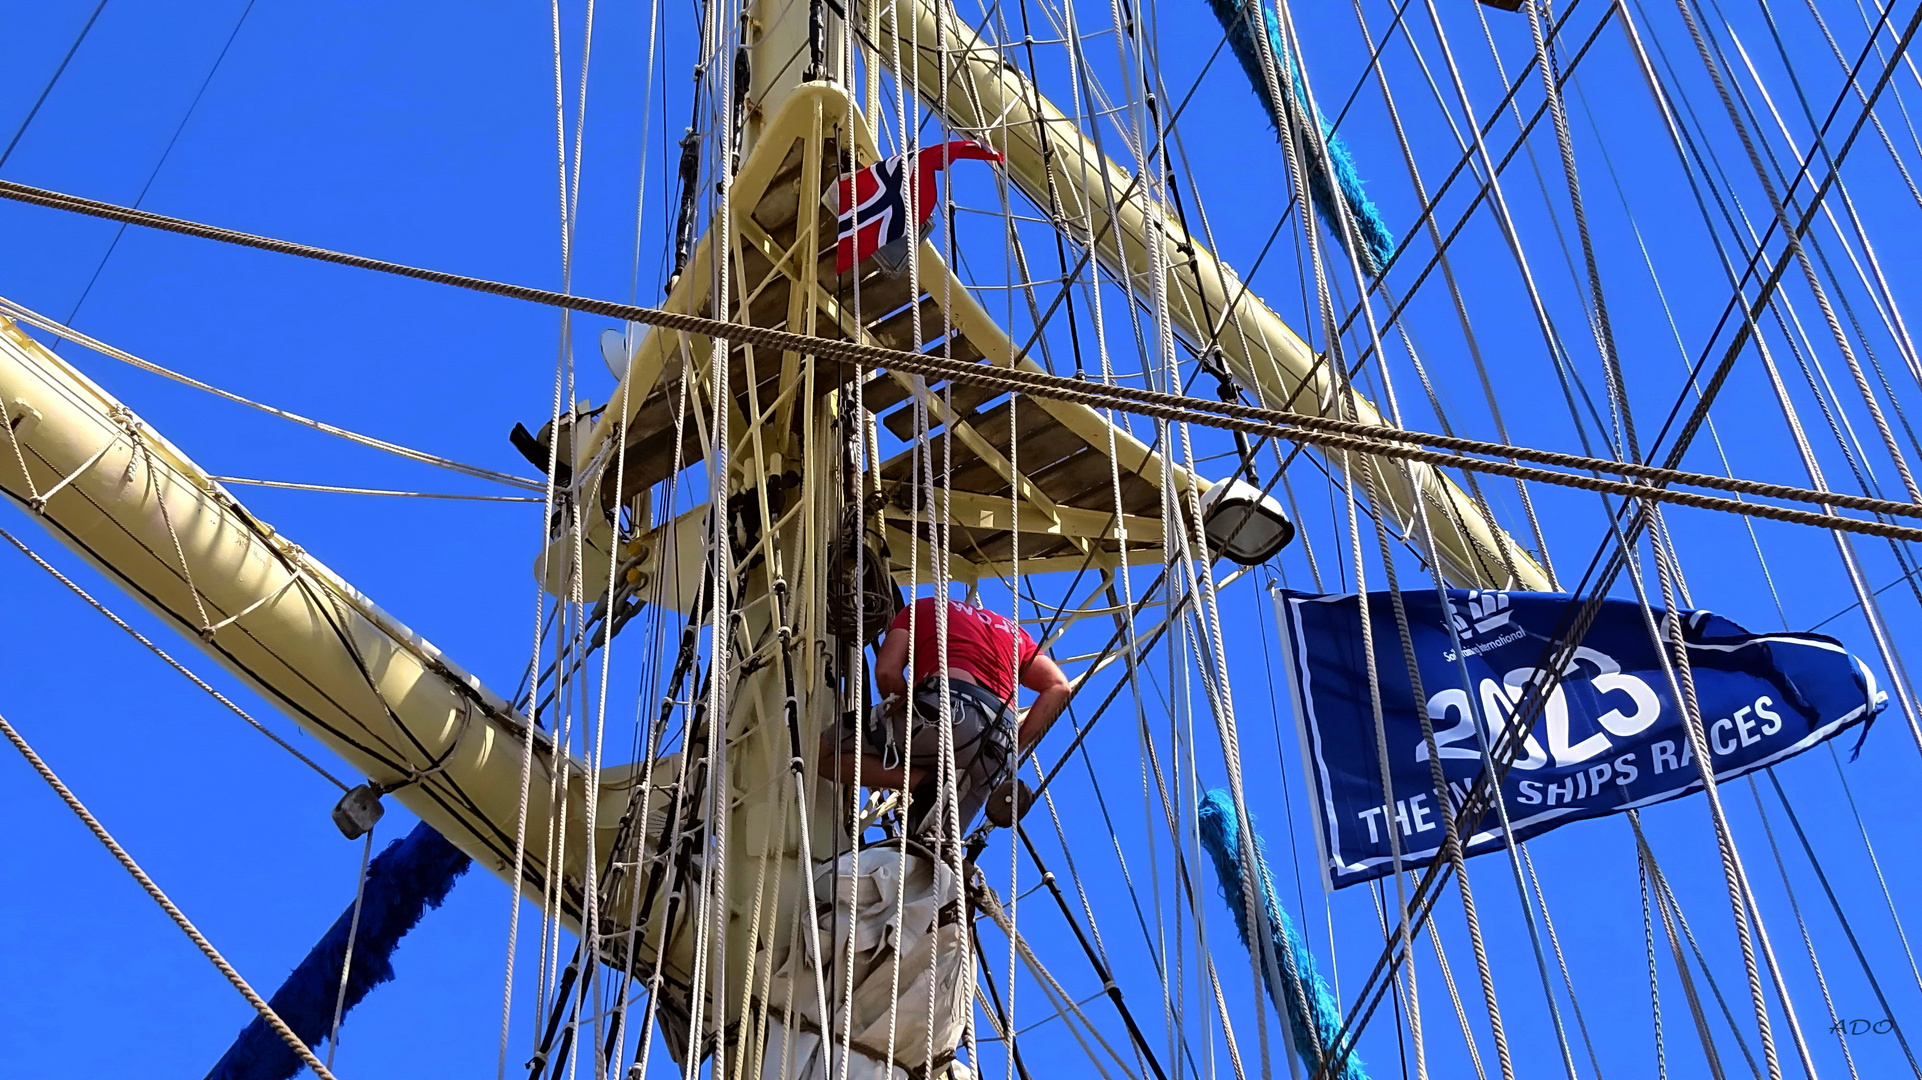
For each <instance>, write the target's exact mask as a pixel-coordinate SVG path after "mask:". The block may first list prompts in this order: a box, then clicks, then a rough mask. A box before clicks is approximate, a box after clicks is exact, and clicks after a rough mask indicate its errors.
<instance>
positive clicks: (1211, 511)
mask: <svg viewBox="0 0 1922 1080" xmlns="http://www.w3.org/2000/svg"><path fill="white" fill-rule="evenodd" d="M1201 530H1202V534H1203V535H1205V536H1206V537H1207V538H1208V548H1209V550H1211V551H1213V552H1214V553H1215V554H1216V555H1217V556H1226V557H1227V558H1229V559H1233V560H1234V561H1235V562H1238V563H1240V564H1241V565H1243V566H1254V565H1256V564H1258V563H1264V562H1267V561H1268V560H1269V559H1272V558H1274V557H1275V556H1276V555H1278V554H1280V552H1281V549H1282V548H1285V547H1287V546H1288V542H1289V541H1290V540H1293V539H1294V538H1295V523H1294V522H1292V521H1289V520H1288V514H1287V513H1286V512H1285V511H1283V510H1282V508H1281V504H1280V503H1279V502H1276V501H1275V498H1274V497H1273V496H1272V495H1265V494H1263V493H1262V491H1261V489H1260V488H1258V487H1255V486H1254V485H1252V484H1248V483H1244V482H1242V481H1240V480H1224V481H1222V482H1221V483H1219V484H1216V485H1215V486H1214V487H1211V488H1209V489H1208V493H1207V494H1205V495H1203V496H1202V497H1201Z"/></svg>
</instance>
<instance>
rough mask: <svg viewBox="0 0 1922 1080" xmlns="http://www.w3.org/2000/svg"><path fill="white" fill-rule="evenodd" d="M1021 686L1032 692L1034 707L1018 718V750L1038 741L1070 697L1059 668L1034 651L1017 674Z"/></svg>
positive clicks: (1069, 687)
mask: <svg viewBox="0 0 1922 1080" xmlns="http://www.w3.org/2000/svg"><path fill="white" fill-rule="evenodd" d="M1021 685H1022V686H1024V687H1026V688H1027V689H1029V690H1033V691H1035V693H1036V695H1037V696H1036V697H1035V699H1034V704H1033V705H1030V706H1029V707H1028V715H1026V716H1024V717H1022V718H1021V735H1020V745H1021V748H1022V749H1024V750H1026V749H1028V748H1030V747H1032V746H1034V744H1036V743H1038V742H1040V741H1041V737H1042V736H1043V735H1046V734H1047V733H1048V729H1049V728H1050V727H1053V726H1054V722H1055V719H1056V718H1058V717H1059V716H1060V715H1061V711H1062V710H1063V709H1066V708H1067V707H1068V701H1069V699H1071V698H1073V697H1074V685H1073V684H1072V683H1070V682H1069V681H1068V676H1067V675H1065V674H1063V673H1062V671H1061V667H1060V665H1058V664H1056V663H1055V662H1054V660H1053V659H1051V658H1050V657H1049V656H1048V654H1046V653H1041V652H1037V653H1035V654H1034V659H1032V660H1030V661H1028V665H1027V668H1026V670H1024V671H1023V672H1022V673H1021Z"/></svg>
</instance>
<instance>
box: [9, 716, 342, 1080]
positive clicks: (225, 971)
mask: <svg viewBox="0 0 1922 1080" xmlns="http://www.w3.org/2000/svg"><path fill="white" fill-rule="evenodd" d="M0 735H5V736H6V737H7V741H8V742H10V743H12V744H13V747H14V749H16V750H18V751H20V756H21V757H24V758H26V759H27V764H29V765H32V766H33V771H34V772H37V773H39V774H40V778H41V779H42V780H45V781H46V782H47V786H49V787H51V788H53V790H54V793H55V794H57V795H59V796H60V801H62V802H64V803H66V804H67V808H68V809H70V810H72V811H73V812H74V816H76V817H78V818H79V819H80V821H81V823H82V824H84V825H86V826H87V829H88V831H90V832H92V833H93V835H94V837H95V838H96V839H98V840H99V841H100V843H101V844H102V845H103V846H105V847H106V849H107V850H108V851H109V852H111V853H112V854H113V857H114V859H115V860H117V861H118V862H119V863H120V865H121V866H123V867H125V868H126V870H127V873H129V874H132V875H133V878H134V880H135V881H137V882H139V883H140V887H141V888H142V889H145V890H146V892H147V895H148V896H151V897H153V900H154V903H156V904H159V905H160V907H161V910H163V911H165V912H166V913H167V917H168V918H170V919H172V920H173V921H174V925H176V926H178V927H180V929H181V931H182V932H183V933H185V934H186V935H187V936H188V937H189V938H191V939H193V943H194V945H195V946H197V947H198V948H199V949H200V951H201V953H202V954H203V955H204V956H206V957H207V959H208V960H209V961H210V962H212V964H213V965H214V967H216V968H218V969H220V973H221V974H222V975H225V976H226V977H227V981H228V982H230V983H232V984H233V986H234V989H235V990H238V991H240V996H241V997H244V998H246V999H247V1004H249V1005H252V1006H253V1007H254V1011H255V1012H257V1013H259V1014H260V1018H261V1019H262V1020H264V1021H266V1022H267V1024H268V1026H269V1027H272V1028H273V1029H274V1033H275V1034H277V1035H279V1036H280V1038H281V1041H282V1042H285V1043H286V1044H287V1048H288V1049H289V1050H292V1051H293V1052H294V1053H295V1054H297V1055H299V1057H300V1059H301V1060H302V1061H304V1062H306V1063H307V1067H308V1068H310V1069H312V1070H314V1075H315V1076H317V1077H319V1078H320V1080H334V1074H333V1072H332V1071H331V1070H329V1069H328V1068H327V1066H326V1065H325V1064H324V1063H322V1062H321V1060H320V1059H319V1058H317V1057H315V1056H314V1052H313V1051H312V1050H309V1049H308V1048H307V1044H306V1043H305V1042H303V1041H301V1038H300V1036H298V1035H296V1034H294V1032H293V1029H292V1028H289V1027H288V1026H287V1023H286V1021H284V1020H282V1019H281V1018H280V1016H279V1015H278V1014H277V1013H275V1012H274V1010H273V1009H272V1008H271V1007H269V1006H268V1004H267V1002H266V1001H264V1000H263V999H262V998H261V996H260V995H259V994H257V993H255V992H254V988H253V987H252V986H249V985H248V984H247V980H246V979H243V978H241V976H240V972H238V971H235V970H234V966H233V965H232V964H229V963H228V962H227V958H226V957H224V956H222V955H220V950H218V949H216V948H214V945H213V942H211V941H208V940H207V938H206V936H205V935H204V934H202V933H201V932H200V930H199V929H198V928H197V927H195V926H194V924H193V922H192V921H191V920H189V919H188V918H187V916H186V915H185V914H184V913H183V912H182V911H181V910H180V909H179V908H178V907H176V906H174V902H173V901H172V900H169V899H168V898H167V894H166V893H164V892H162V891H161V890H160V886H158V885H156V884H154V880H153V879H152V878H150V877H148V876H147V872H146V871H145V870H142V869H141V868H140V864H139V863H136V862H134V861H133V856H131V855H129V854H127V849H126V848H123V847H121V846H120V844H119V842H118V841H116V840H115V839H114V838H113V835H112V834H111V833H109V832H107V830H106V827H105V826H103V825H101V824H100V820H99V819H98V818H96V817H94V816H93V814H92V813H91V812H89V811H88V810H87V807H86V805H85V804H83V803H82V802H81V801H80V799H79V798H78V797H77V796H75V795H74V793H73V792H72V791H71V790H69V789H68V788H67V785H66V784H64V783H61V781H60V777H59V776H57V775H55V774H54V771H53V770H52V769H51V768H49V767H48V766H47V763H46V762H45V761H43V760H41V758H40V755H39V754H36V753H34V750H33V747H32V746H30V745H28V744H27V740H25V739H23V738H21V737H20V733H19V732H18V731H15V730H14V727H13V725H12V724H10V723H8V722H7V718H6V717H5V716H0Z"/></svg>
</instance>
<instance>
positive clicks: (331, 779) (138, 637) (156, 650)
mask: <svg viewBox="0 0 1922 1080" xmlns="http://www.w3.org/2000/svg"><path fill="white" fill-rule="evenodd" d="M0 538H4V539H5V540H6V541H7V543H9V544H12V545H13V546H14V547H17V548H19V549H20V553H21V554H23V555H25V556H26V557H27V558H29V559H32V560H33V561H34V563H35V564H36V565H38V566H39V567H40V569H42V570H45V571H46V572H47V573H49V574H52V575H53V577H54V580H56V581H58V582H60V584H62V585H65V586H66V587H67V588H69V589H72V590H73V592H74V595H76V596H78V597H80V599H82V600H85V601H86V602H87V603H88V604H90V605H92V606H93V609H94V610H95V611H98V612H99V613H100V614H102V615H105V616H106V617H107V618H108V619H109V620H111V621H112V622H113V624H114V625H115V626H118V627H119V628H120V629H122V630H125V631H126V632H127V633H128V634H129V635H131V636H132V637H133V639H134V640H135V641H138V642H139V643H141V644H142V645H145V646H146V647H147V648H148V650H149V651H151V652H152V653H153V654H154V655H155V656H158V657H160V658H161V659H162V660H165V661H166V662H167V664H168V666H169V667H172V668H173V669H174V670H175V671H178V672H180V673H181V674H182V675H185V676H186V677H187V678H188V679H189V680H191V681H192V682H193V684H194V685H195V686H198V687H200V688H201V689H202V690H205V691H206V692H207V693H208V694H209V695H211V696H212V697H213V699H214V700H215V701H218V702H220V703H221V704H222V705H225V706H226V707H227V708H228V709H230V710H232V712H233V714H234V715H235V716H238V717H240V718H241V719H242V720H245V721H247V723H248V724H250V725H252V726H253V728H254V730H255V731H258V732H260V733H261V734H262V735H265V736H267V737H268V738H269V739H272V740H273V741H274V742H275V744H276V745H278V746H279V747H280V748H281V749H282V750H285V751H287V752H288V753H289V754H292V755H293V756H294V757H295V758H297V759H298V760H299V761H300V763H301V764H303V765H305V766H307V767H308V768H310V769H312V770H314V771H315V772H317V773H319V774H320V775H321V776H322V777H324V778H325V779H326V781H327V782H328V783H330V784H332V785H334V786H335V787H337V788H339V789H340V790H342V791H346V790H347V784H346V783H345V782H344V781H342V780H341V779H340V778H339V777H337V776H335V775H334V774H333V773H330V772H328V771H327V770H326V768H324V767H323V766H321V764H320V763H319V762H317V761H315V760H314V759H313V758H310V757H308V756H307V755H306V754H303V753H301V752H300V750H299V749H297V748H296V747H295V746H294V744H292V743H290V742H288V741H287V740H286V739H283V738H281V737H280V736H279V735H276V734H274V733H273V731H272V730H271V729H269V728H268V727H267V725H265V724H263V723H261V722H260V721H258V720H256V719H254V718H253V717H252V716H250V715H248V713H247V710H245V709H243V708H241V707H240V706H238V705H236V704H234V703H233V701H232V700H230V699H229V698H228V697H227V695H225V694H223V693H221V692H220V691H218V690H215V689H214V688H213V687H211V686H209V685H207V683H206V681H205V680H203V679H202V678H201V677H200V676H198V675H196V674H194V673H193V672H192V671H190V670H188V669H187V667H186V665H184V664H182V663H181V662H180V661H178V660H175V659H174V658H173V657H172V656H170V655H168V654H167V651H166V650H164V649H162V648H161V647H160V646H158V645H155V644H154V643H153V642H151V641H149V640H147V637H146V635H144V634H142V633H141V632H140V631H138V630H135V629H134V628H133V627H131V626H129V625H127V623H126V621H125V620H123V619H121V618H120V616H118V615H115V614H114V613H113V612H112V611H111V610H110V609H109V608H108V607H107V606H106V605H105V604H102V603H101V602H100V601H98V600H96V599H94V598H93V596H92V595H91V594H90V593H88V592H87V590H85V589H83V588H81V587H80V586H79V585H78V584H76V583H75V582H74V581H73V580H72V579H71V578H69V577H67V575H65V574H63V573H61V572H60V571H59V570H58V569H56V568H55V567H54V565H53V564H52V563H50V562H48V561H47V560H45V559H43V558H41V557H40V556H39V554H38V553H36V552H35V551H34V550H33V549H32V548H29V547H28V546H27V545H26V544H24V543H22V542H21V541H20V539H19V538H18V537H16V536H14V535H13V534H12V533H10V532H8V531H6V530H5V529H0Z"/></svg>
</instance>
